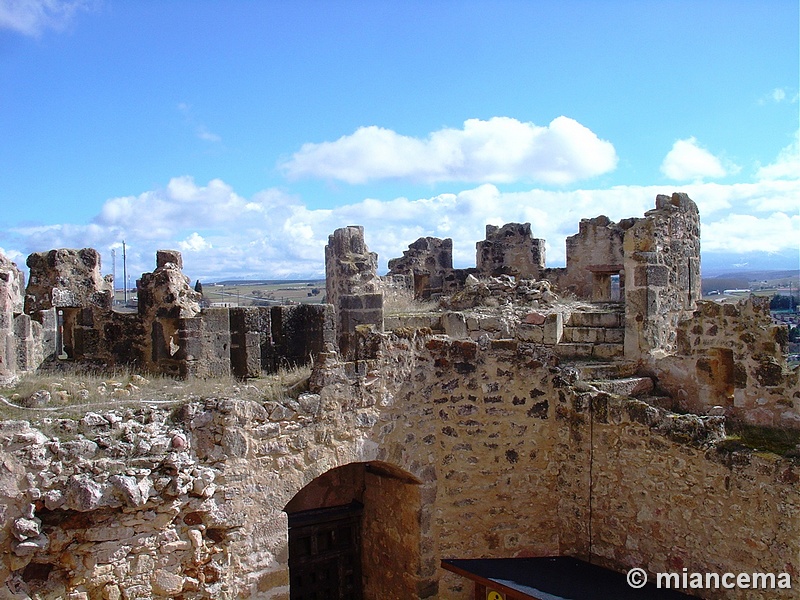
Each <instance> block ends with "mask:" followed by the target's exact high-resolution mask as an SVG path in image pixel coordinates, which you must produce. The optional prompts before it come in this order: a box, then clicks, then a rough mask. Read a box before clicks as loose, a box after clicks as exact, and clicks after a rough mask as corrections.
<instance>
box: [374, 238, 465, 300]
mask: <svg viewBox="0 0 800 600" xmlns="http://www.w3.org/2000/svg"><path fill="white" fill-rule="evenodd" d="M452 271H453V240H452V239H450V238H447V239H440V238H434V237H421V238H419V239H418V240H417V241H416V242H414V243H412V244H411V245H410V246H409V247H408V250H405V251H403V256H402V257H401V258H393V259H391V260H390V261H389V272H388V275H389V276H390V277H391V276H396V275H405V276H407V277H409V278H410V279H411V282H412V284H411V287H412V289H413V290H414V297H415V298H419V299H427V298H430V297H431V295H434V294H441V293H442V292H443V291H444V290H445V289H446V286H447V284H446V278H447V277H448V276H449V275H450V274H451V272H452Z"/></svg>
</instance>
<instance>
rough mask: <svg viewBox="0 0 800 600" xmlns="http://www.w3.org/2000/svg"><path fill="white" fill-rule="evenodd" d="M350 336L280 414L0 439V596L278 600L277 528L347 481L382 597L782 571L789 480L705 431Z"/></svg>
mask: <svg viewBox="0 0 800 600" xmlns="http://www.w3.org/2000/svg"><path fill="white" fill-rule="evenodd" d="M368 337H372V338H373V341H371V342H369V343H367V344H365V345H367V346H370V347H373V348H375V349H376V353H375V354H374V356H375V358H373V359H370V360H366V361H365V362H364V363H363V369H360V370H358V374H356V371H355V370H353V369H351V368H350V366H348V365H347V364H346V363H341V362H339V361H338V360H337V358H336V356H335V355H332V354H326V355H323V356H321V357H320V360H319V361H318V362H317V365H316V368H315V376H314V380H313V384H314V387H313V390H314V393H307V394H303V395H301V396H300V397H299V398H298V399H296V400H295V399H291V398H287V399H285V400H283V401H280V402H275V401H271V402H263V403H255V402H244V401H237V400H206V401H202V402H193V403H189V404H187V405H186V406H185V407H184V408H182V409H180V410H172V411H171V412H167V411H163V412H160V411H158V410H156V409H144V410H143V412H142V413H140V414H135V413H127V414H124V413H120V412H119V411H108V412H107V413H105V412H104V413H97V414H94V413H92V414H87V415H86V416H85V417H84V418H82V419H80V420H78V421H77V422H76V421H71V420H66V421H61V420H52V421H50V422H45V421H42V423H41V426H45V425H46V426H47V427H49V428H50V429H49V431H48V433H47V434H46V435H43V434H42V433H41V432H39V431H37V430H36V429H31V428H30V427H29V426H28V425H27V424H25V423H16V424H12V423H9V424H6V425H3V427H2V428H0V433H2V435H4V436H6V438H7V439H6V441H5V442H4V443H3V451H4V453H5V454H4V457H3V460H4V462H5V464H6V465H7V469H6V475H3V478H4V479H3V480H2V482H0V483H2V486H0V492H2V494H0V496H1V498H0V505H2V506H3V507H4V508H3V509H2V510H3V511H4V514H5V519H4V522H5V523H6V525H5V528H4V529H3V532H4V534H3V535H5V537H4V538H3V539H4V540H5V542H4V544H3V545H2V548H3V550H4V554H3V555H2V564H3V565H5V567H4V569H5V571H4V573H5V577H6V578H7V579H8V581H10V582H12V584H13V585H16V586H18V587H19V589H23V588H24V587H25V586H28V588H30V586H32V585H36V586H45V585H47V586H55V587H54V588H53V589H56V588H57V589H59V590H62V592H61V593H62V594H64V595H65V593H64V592H65V591H66V590H69V591H70V592H72V591H74V592H78V593H80V592H83V593H85V594H86V595H87V596H86V597H87V598H94V597H101V596H102V594H106V597H125V598H128V597H140V598H150V597H153V598H161V597H169V596H174V595H177V594H178V593H181V592H180V591H181V590H182V593H184V594H186V597H192V598H212V597H213V598H245V597H252V598H264V599H271V600H277V599H280V600H286V599H287V598H288V586H289V577H288V550H287V516H286V513H285V512H283V511H284V508H285V507H286V506H287V505H288V504H289V503H290V501H291V500H292V499H293V498H295V497H296V496H297V494H298V493H299V492H301V490H303V489H304V488H305V487H306V486H307V485H308V484H311V483H312V482H313V481H314V480H315V479H316V478H317V477H319V476H321V475H323V474H325V473H327V472H329V471H330V470H331V469H334V468H336V467H340V466H344V465H349V464H353V463H361V464H363V463H368V464H375V465H377V466H380V468H379V469H378V470H377V471H372V470H370V469H367V471H366V475H365V477H364V481H365V484H366V486H367V489H366V491H365V492H364V494H363V496H362V498H364V501H365V502H368V501H369V502H372V505H373V508H372V511H373V512H372V514H373V515H375V516H374V517H373V520H372V521H371V524H370V525H368V526H365V529H364V535H365V536H366V538H367V539H365V541H364V544H365V548H372V549H373V550H374V552H381V553H382V554H381V555H382V556H386V557H387V560H386V562H384V564H383V565H382V566H383V568H384V569H385V570H388V571H390V572H391V571H396V572H397V573H398V574H399V573H400V572H402V573H403V578H404V580H403V581H404V583H402V586H403V590H405V591H404V592H403V593H402V594H401V593H397V594H393V593H392V590H391V589H384V590H382V592H383V596H382V597H385V598H390V599H393V598H398V599H399V598H403V599H407V598H409V597H418V598H442V599H444V598H447V599H448V600H467V599H469V598H471V594H472V589H471V586H470V585H469V584H468V582H466V581H465V580H463V579H461V578H458V577H456V576H455V575H453V574H450V573H445V572H443V571H442V570H441V569H440V568H439V561H440V560H441V559H442V558H448V557H450V558H452V557H460V558H471V557H501V556H543V555H552V554H568V555H577V556H582V557H590V556H591V557H593V558H594V559H596V560H602V561H603V562H604V564H606V565H608V566H610V567H614V568H617V569H624V568H627V567H630V566H633V565H634V564H635V565H637V566H642V567H644V568H646V569H648V570H649V571H651V572H652V571H657V570H662V568H666V567H665V566H667V567H669V568H674V569H676V570H678V571H680V569H681V568H683V566H686V567H690V568H691V569H696V570H697V571H718V570H720V569H722V568H724V569H726V570H731V569H733V570H741V571H746V572H747V571H755V570H767V571H774V572H783V571H786V572H790V573H792V576H793V577H796V575H797V573H798V572H800V552H799V551H798V550H799V549H798V546H797V544H798V540H800V523H799V522H798V517H797V515H798V514H800V513H798V511H797V508H798V497H799V494H798V482H799V481H800V473H798V466H797V464H795V463H792V462H789V461H787V460H785V459H768V458H761V457H758V456H756V455H753V454H752V453H740V452H734V453H731V452H726V451H725V450H724V445H719V442H718V440H719V436H720V423H721V420H720V418H719V417H709V418H700V417H695V416H692V415H685V416H675V415H670V414H668V413H666V412H664V411H662V410H659V409H656V408H653V407H650V406H648V405H646V404H644V403H642V402H639V401H636V400H632V399H626V398H621V397H616V396H610V395H608V394H604V393H600V392H592V391H591V390H587V389H586V388H585V387H580V386H578V385H577V384H576V382H575V375H574V374H573V373H572V372H571V370H570V369H566V368H562V367H559V366H557V362H556V361H555V359H554V358H553V356H552V355H551V354H550V353H549V352H547V351H544V350H543V349H542V348H541V347H539V346H537V345H535V344H527V343H521V342H518V341H514V340H503V339H496V340H487V341H485V342H477V341H472V340H467V339H464V340H452V339H449V338H447V337H445V336H431V335H420V334H415V333H413V332H411V331H409V332H407V333H406V334H405V335H395V334H369V336H368ZM69 432H71V433H69ZM381 465H383V466H381ZM387 473H398V474H399V477H400V478H398V477H390V478H389V479H388V480H387V479H385V478H383V477H384V476H385V475H386V474H387ZM376 478H377V480H376ZM403 478H405V480H407V481H409V482H415V483H411V484H410V485H411V487H408V486H407V484H405V483H403ZM395 488H398V489H395ZM396 492H398V493H399V496H398V495H396ZM398 500H402V502H401V504H398V503H397V502H398ZM58 511H61V512H58ZM367 512H369V511H368V510H367V508H366V507H365V514H366V513H367ZM36 519H39V520H40V521H41V523H38V522H37V521H36ZM409 523H418V524H419V534H418V535H417V533H416V532H415V531H414V529H413V527H409ZM41 535H44V536H45V538H46V539H45V538H42V537H40V536H41ZM383 538H386V539H383ZM12 540H15V541H12ZM392 547H393V548H395V549H399V550H391V548H392ZM392 555H394V556H395V558H394V560H395V561H397V562H392V561H390V559H389V558H388V557H391V556H392ZM410 558H413V560H412V561H411V562H408V559H410ZM365 564H367V565H368V564H369V563H368V561H367V563H365ZM30 565H38V566H30ZM415 569H416V570H415ZM409 570H410V571H409ZM667 570H669V569H667ZM367 575H369V573H367ZM373 576H374V572H373ZM42 577H43V578H44V579H42ZM45 580H46V582H47V583H45ZM398 581H399V580H398ZM59 585H62V586H63V587H58V586H59ZM384 585H388V584H384ZM795 585H796V584H795ZM106 588H107V591H104V590H106ZM409 589H413V590H415V592H414V594H412V595H409V593H408V590H409ZM117 593H118V595H115V594H117ZM708 597H714V598H717V597H718V598H722V597H729V598H745V597H747V598H758V599H761V598H763V599H764V600H766V599H767V598H770V599H772V598H779V597H787V598H788V597H791V596H787V595H784V596H780V595H779V594H776V593H774V592H773V591H770V592H769V593H756V592H753V591H752V590H750V591H749V593H748V594H740V595H738V596H737V595H735V594H727V595H725V596H723V595H721V594H720V595H716V596H714V595H708Z"/></svg>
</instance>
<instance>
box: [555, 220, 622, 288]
mask: <svg viewBox="0 0 800 600" xmlns="http://www.w3.org/2000/svg"><path fill="white" fill-rule="evenodd" d="M634 222H635V219H625V220H623V221H620V222H619V223H614V222H613V221H611V220H610V219H609V218H608V217H606V216H599V217H595V218H594V219H581V222H580V225H579V228H578V233H576V234H575V235H572V236H569V237H567V239H566V256H567V265H566V268H564V269H553V270H548V271H547V272H546V273H545V276H546V277H547V278H549V279H550V278H551V279H552V280H553V282H554V283H555V284H556V286H557V287H558V289H559V290H560V291H561V293H563V294H567V293H568V294H572V295H574V296H575V297H576V298H583V299H586V300H592V301H597V302H608V301H610V300H617V301H619V300H622V297H612V293H611V292H612V290H611V281H610V277H611V276H612V275H617V276H621V278H622V279H621V281H620V284H621V287H622V288H623V289H624V283H625V278H624V265H623V263H624V260H625V259H624V253H623V240H624V237H625V232H626V231H627V229H629V228H630V227H631V226H632V225H633V223H634Z"/></svg>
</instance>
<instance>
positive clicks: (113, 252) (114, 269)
mask: <svg viewBox="0 0 800 600" xmlns="http://www.w3.org/2000/svg"><path fill="white" fill-rule="evenodd" d="M116 303H117V251H116V250H115V249H114V248H112V249H111V306H114V305H115V304H116Z"/></svg>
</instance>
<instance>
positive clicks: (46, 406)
mask: <svg viewBox="0 0 800 600" xmlns="http://www.w3.org/2000/svg"><path fill="white" fill-rule="evenodd" d="M310 374H311V368H310V367H308V366H306V367H297V368H291V369H281V370H280V371H279V372H278V373H276V374H274V375H263V376H262V377H259V378H257V379H249V380H247V381H240V380H237V379H235V378H234V377H216V378H209V379H201V378H189V379H185V380H178V379H171V378H167V377H160V376H149V375H148V376H142V375H138V374H136V373H133V372H130V371H116V372H112V373H88V372H74V373H68V374H67V373H31V374H26V375H24V376H23V377H21V378H20V380H19V381H18V382H16V383H15V384H14V385H12V386H8V387H6V388H4V389H0V418H5V419H9V418H11V419H29V418H32V417H34V416H67V415H70V414H75V413H77V412H81V411H85V410H89V409H92V410H95V409H100V408H106V409H109V408H117V407H129V406H135V405H139V404H142V403H147V404H164V405H170V404H179V403H181V402H185V401H187V400H199V399H203V398H240V399H245V400H253V401H257V402H266V401H270V400H277V399H279V398H283V397H286V396H297V395H299V394H300V393H301V392H302V391H305V390H306V389H307V387H308V378H309V376H310Z"/></svg>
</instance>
